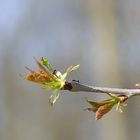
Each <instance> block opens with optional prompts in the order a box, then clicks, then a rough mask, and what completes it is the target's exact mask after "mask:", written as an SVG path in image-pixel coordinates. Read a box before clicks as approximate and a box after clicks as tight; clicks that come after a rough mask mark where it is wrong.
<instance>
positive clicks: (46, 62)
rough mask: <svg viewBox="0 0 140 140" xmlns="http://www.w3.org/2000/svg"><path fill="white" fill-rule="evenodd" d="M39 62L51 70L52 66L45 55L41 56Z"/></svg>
mask: <svg viewBox="0 0 140 140" xmlns="http://www.w3.org/2000/svg"><path fill="white" fill-rule="evenodd" d="M41 62H42V64H43V65H44V66H46V67H47V68H48V70H49V71H51V72H52V71H53V68H52V66H51V65H50V63H49V62H48V60H47V59H46V58H45V57H42V58H41Z"/></svg>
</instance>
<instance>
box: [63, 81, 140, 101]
mask: <svg viewBox="0 0 140 140" xmlns="http://www.w3.org/2000/svg"><path fill="white" fill-rule="evenodd" d="M64 90H69V91H72V92H81V91H83V92H84V91H86V92H97V93H113V94H116V95H125V96H127V97H128V98H130V97H133V96H137V95H140V89H121V88H106V87H96V86H88V85H85V84H81V83H79V82H76V81H72V82H66V84H65V86H64Z"/></svg>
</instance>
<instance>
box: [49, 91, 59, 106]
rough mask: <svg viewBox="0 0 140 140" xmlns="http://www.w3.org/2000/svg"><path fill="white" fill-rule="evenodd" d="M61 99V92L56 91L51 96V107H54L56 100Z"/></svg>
mask: <svg viewBox="0 0 140 140" xmlns="http://www.w3.org/2000/svg"><path fill="white" fill-rule="evenodd" d="M58 98H59V90H55V91H54V93H53V94H52V95H51V96H50V100H49V102H50V105H51V106H53V105H54V103H55V102H56V100H57V99H58Z"/></svg>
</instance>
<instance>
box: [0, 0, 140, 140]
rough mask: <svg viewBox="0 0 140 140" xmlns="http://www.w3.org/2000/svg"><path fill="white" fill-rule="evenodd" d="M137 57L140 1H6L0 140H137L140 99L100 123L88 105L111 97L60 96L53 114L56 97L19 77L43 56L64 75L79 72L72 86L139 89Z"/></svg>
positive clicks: (0, 0)
mask: <svg viewBox="0 0 140 140" xmlns="http://www.w3.org/2000/svg"><path fill="white" fill-rule="evenodd" d="M139 53H140V2H139V1H138V0H117V1H116V0H86V1H85V0H0V140H108V139H111V140H132V139H134V140H139V139H140V121H139V118H140V97H134V98H132V99H131V100H129V101H127V103H128V105H127V107H126V108H125V110H124V113H118V112H116V111H115V109H114V110H112V111H111V112H110V113H109V114H107V115H106V116H105V117H104V118H103V119H101V120H100V121H97V122H96V121H94V116H95V114H93V113H91V112H86V111H84V109H85V108H87V107H89V104H88V103H86V101H85V97H87V98H90V99H96V100H102V99H105V98H107V96H104V95H99V93H98V94H90V93H82V92H81V93H76V94H73V93H70V92H68V91H62V92H61V96H60V98H59V100H58V101H57V103H56V104H55V105H54V107H53V108H52V107H50V106H49V103H48V100H49V96H50V94H51V92H48V91H46V90H42V89H41V87H40V86H39V85H37V84H34V83H31V82H28V81H24V80H23V79H22V78H21V77H20V76H19V74H22V75H27V71H26V70H25V68H24V66H25V65H26V66H28V67H31V68H33V69H37V66H36V64H35V62H34V60H33V57H36V58H37V59H38V60H39V59H40V58H41V57H42V56H45V57H46V58H47V59H48V60H49V61H50V63H51V64H53V67H55V68H56V69H58V70H60V71H62V72H65V70H66V68H67V67H68V66H69V65H76V64H79V63H80V64H81V67H80V69H78V70H77V71H75V72H74V73H72V74H71V76H70V77H69V79H68V80H71V79H78V80H80V82H82V83H86V84H88V85H96V86H105V87H119V88H135V86H134V85H135V84H136V83H137V82H140V55H139Z"/></svg>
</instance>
